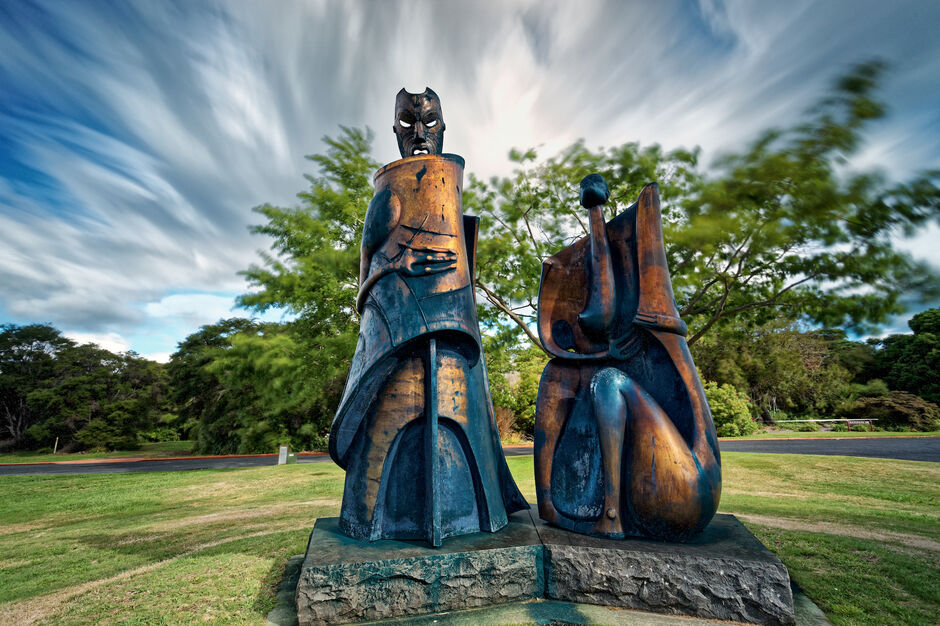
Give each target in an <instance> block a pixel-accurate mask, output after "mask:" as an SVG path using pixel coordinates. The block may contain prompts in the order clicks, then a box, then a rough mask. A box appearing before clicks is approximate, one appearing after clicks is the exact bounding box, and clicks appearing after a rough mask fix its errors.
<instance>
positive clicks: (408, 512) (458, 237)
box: [330, 90, 528, 546]
mask: <svg viewBox="0 0 940 626" xmlns="http://www.w3.org/2000/svg"><path fill="white" fill-rule="evenodd" d="M403 94H404V95H403ZM429 94H430V95H429ZM432 96H433V98H432ZM412 104H413V105H414V108H408V107H411V106H412ZM406 105H407V106H406ZM428 111H436V113H435V115H436V116H437V117H436V119H437V120H439V124H437V125H434V126H433V127H432V128H435V129H437V128H438V126H439V127H440V128H439V129H438V130H436V131H435V133H436V134H435V135H433V136H432V135H430V134H426V133H425V129H424V126H426V125H428V124H426V123H427V122H429V121H430V119H431V118H430V117H429V115H430V114H429V113H428ZM405 112H410V113H409V114H410V115H414V116H413V117H403V116H405ZM418 112H420V113H421V115H422V117H418V116H417V115H418ZM395 115H396V118H395V119H396V134H398V137H399V144H400V146H401V148H402V155H403V156H406V158H403V159H401V160H399V161H395V162H393V163H390V164H388V165H386V166H385V167H383V168H382V169H380V170H379V171H378V173H376V175H375V196H374V197H373V199H372V202H371V203H370V205H369V209H368V211H367V213H366V220H365V226H364V228H363V234H362V246H361V259H360V285H361V287H360V290H359V296H358V299H357V303H356V306H357V309H358V311H359V313H360V315H361V321H360V330H359V339H358V344H357V346H356V353H355V356H354V357H353V361H352V367H351V370H350V373H349V377H348V379H347V381H346V389H345V391H344V393H343V398H342V400H341V402H340V407H339V410H338V411H337V414H336V417H335V419H334V421H333V427H332V430H331V432H330V455H331V456H332V458H333V460H334V461H335V462H336V463H337V464H338V465H340V466H341V467H343V468H344V469H345V470H346V484H345V489H344V492H343V505H342V510H341V513H340V528H341V529H342V531H343V532H344V533H345V534H347V535H349V536H351V537H354V538H357V539H368V540H377V539H424V540H426V541H428V542H429V543H430V544H431V545H432V546H439V545H441V541H442V540H443V539H445V538H446V537H450V536H454V535H462V534H468V533H473V532H479V531H490V532H494V531H497V530H499V529H501V528H502V527H504V526H505V525H506V524H507V522H508V514H510V513H512V512H514V511H517V510H520V509H524V508H528V504H527V503H526V502H525V499H524V498H523V497H522V495H521V494H520V493H519V490H518V488H517V487H516V484H515V482H514V481H513V479H512V476H511V475H510V473H509V469H508V467H507V465H506V459H505V457H504V456H503V452H502V448H501V446H500V442H499V433H498V431H497V428H496V420H495V415H494V411H493V404H492V400H491V398H490V394H489V385H488V382H487V377H486V369H485V365H484V362H483V354H482V343H481V339H480V331H479V327H478V324H477V313H476V300H475V295H474V290H473V271H474V269H473V268H474V262H475V257H474V254H475V250H476V238H477V230H478V223H479V220H478V218H476V217H470V216H464V215H463V213H462V207H461V193H462V190H463V166H464V162H463V159H462V158H461V157H459V156H457V155H453V154H439V150H440V147H441V141H442V133H443V120H442V118H441V117H440V101H439V100H438V98H437V95H436V94H434V92H432V91H431V90H426V91H425V93H424V94H418V95H417V96H412V94H408V93H407V92H405V91H404V90H402V92H401V93H399V94H398V99H397V101H396V107H395ZM402 119H406V120H408V121H409V122H410V124H411V125H410V126H408V127H407V128H409V129H411V130H410V131H409V132H405V130H404V128H406V127H402V130H401V132H399V127H398V123H399V122H400V121H401V120H402ZM418 146H425V147H426V148H427V149H428V151H429V153H428V154H420V155H416V156H412V154H411V153H412V151H413V150H415V149H417V147H418ZM435 151H437V152H435Z"/></svg>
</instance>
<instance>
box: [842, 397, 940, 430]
mask: <svg viewBox="0 0 940 626" xmlns="http://www.w3.org/2000/svg"><path fill="white" fill-rule="evenodd" d="M843 414H844V415H845V416H846V417H848V418H851V419H874V420H878V421H877V422H876V423H877V424H878V426H881V427H884V428H892V427H905V428H911V429H913V430H935V429H937V428H938V427H940V408H938V407H937V405H936V404H934V403H933V402H927V401H926V400H924V399H923V398H920V397H918V396H915V395H914V394H912V393H908V392H906V391H892V392H891V393H889V394H888V395H886V396H880V397H875V398H873V397H867V396H866V397H862V398H859V399H857V400H856V401H855V402H853V403H852V404H851V405H850V406H849V407H847V408H846V409H844V410H843Z"/></svg>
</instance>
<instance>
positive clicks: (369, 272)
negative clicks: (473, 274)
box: [356, 189, 457, 313]
mask: <svg viewBox="0 0 940 626" xmlns="http://www.w3.org/2000/svg"><path fill="white" fill-rule="evenodd" d="M400 219H401V201H400V200H399V199H398V196H396V195H395V194H393V193H392V192H391V191H390V190H389V189H383V190H382V191H380V192H379V193H377V194H375V196H374V197H373V198H372V202H370V203H369V209H368V211H366V221H365V226H364V227H363V229H362V246H361V247H360V251H359V295H358V296H357V298H356V310H357V311H359V312H360V313H361V312H362V309H363V307H364V306H365V302H366V298H367V297H368V295H369V290H370V289H372V286H373V285H375V284H376V283H377V282H378V281H379V280H380V279H381V278H382V277H383V276H385V275H386V274H390V273H392V272H399V273H402V274H405V275H407V276H426V275H430V274H437V273H440V272H447V271H450V270H452V269H454V268H456V267H457V252H456V251H455V250H450V249H448V248H438V247H433V246H419V245H415V244H414V240H415V238H416V237H417V236H418V234H420V233H421V232H422V231H421V229H420V228H419V229H416V230H415V232H414V234H413V235H412V237H411V239H409V240H408V241H404V242H399V243H398V251H397V252H396V253H395V254H393V255H392V256H388V253H389V251H388V250H384V251H383V250H382V248H383V247H384V246H385V244H386V242H387V241H388V237H389V235H390V234H391V233H392V231H393V230H394V229H395V227H396V226H397V225H398V222H399V220H400Z"/></svg>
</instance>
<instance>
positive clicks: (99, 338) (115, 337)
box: [62, 330, 131, 354]
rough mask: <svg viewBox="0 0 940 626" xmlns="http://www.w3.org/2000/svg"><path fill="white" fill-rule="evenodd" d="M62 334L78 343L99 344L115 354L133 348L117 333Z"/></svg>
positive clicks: (68, 331)
mask: <svg viewBox="0 0 940 626" xmlns="http://www.w3.org/2000/svg"><path fill="white" fill-rule="evenodd" d="M62 334H63V335H64V336H65V337H67V338H69V339H71V340H72V341H75V342H76V343H79V344H85V343H93V344H97V345H98V347H99V348H104V349H105V350H108V351H110V352H114V353H115V354H120V353H121V352H127V351H128V350H130V348H131V344H130V342H129V341H128V340H127V339H125V338H124V337H122V336H121V335H119V334H117V333H82V332H76V331H70V330H67V331H64V332H63V333H62Z"/></svg>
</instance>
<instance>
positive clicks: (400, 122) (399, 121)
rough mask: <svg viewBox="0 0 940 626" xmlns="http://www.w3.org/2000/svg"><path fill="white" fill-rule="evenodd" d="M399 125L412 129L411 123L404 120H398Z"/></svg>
mask: <svg viewBox="0 0 940 626" xmlns="http://www.w3.org/2000/svg"><path fill="white" fill-rule="evenodd" d="M398 125H399V126H401V127H402V128H411V122H409V121H407V120H405V119H404V118H402V119H400V120H398Z"/></svg>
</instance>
